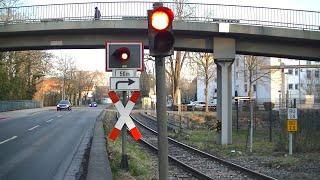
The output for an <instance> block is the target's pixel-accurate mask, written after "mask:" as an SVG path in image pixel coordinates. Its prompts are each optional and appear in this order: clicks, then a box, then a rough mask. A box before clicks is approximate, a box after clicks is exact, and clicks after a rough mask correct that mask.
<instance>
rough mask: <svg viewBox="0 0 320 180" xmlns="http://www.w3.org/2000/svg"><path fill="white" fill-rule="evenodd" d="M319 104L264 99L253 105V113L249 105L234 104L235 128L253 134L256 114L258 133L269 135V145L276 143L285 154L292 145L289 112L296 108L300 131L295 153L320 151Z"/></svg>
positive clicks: (298, 131) (297, 135) (297, 136)
mask: <svg viewBox="0 0 320 180" xmlns="http://www.w3.org/2000/svg"><path fill="white" fill-rule="evenodd" d="M316 102H317V101H316V100H313V101H308V100H306V99H301V100H300V99H296V98H291V99H285V100H283V101H281V100H280V101H279V100H278V101H273V100H271V99H260V100H259V102H257V101H254V102H252V103H253V111H252V112H251V111H250V102H249V101H243V102H238V103H235V104H234V109H233V126H234V127H235V129H236V130H237V131H241V130H247V131H248V134H249V129H250V122H251V118H250V117H251V116H250V115H251V113H252V114H253V119H252V121H253V128H254V131H260V132H265V134H266V137H265V139H266V140H267V141H269V142H275V143H276V147H277V149H279V150H284V149H286V148H287V143H288V139H287V136H288V125H287V120H288V113H287V112H288V108H294V107H296V108H297V112H298V113H297V115H298V116H297V123H298V129H297V131H296V132H293V134H294V142H295V143H294V149H295V150H296V151H314V150H319V149H320V142H319V141H318V136H319V135H320V133H319V130H320V118H319V117H320V108H319V103H316ZM237 104H238V105H237Z"/></svg>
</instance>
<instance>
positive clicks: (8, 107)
mask: <svg viewBox="0 0 320 180" xmlns="http://www.w3.org/2000/svg"><path fill="white" fill-rule="evenodd" d="M39 107H40V102H38V101H34V100H17V101H0V112H5V111H13V110H20V109H33V108H39Z"/></svg>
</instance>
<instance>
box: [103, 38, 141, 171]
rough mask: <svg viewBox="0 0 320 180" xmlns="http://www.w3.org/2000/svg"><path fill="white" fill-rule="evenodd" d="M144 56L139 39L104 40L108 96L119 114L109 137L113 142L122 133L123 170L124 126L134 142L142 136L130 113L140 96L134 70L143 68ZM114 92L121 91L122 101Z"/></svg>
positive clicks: (124, 159)
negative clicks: (110, 74) (108, 76)
mask: <svg viewBox="0 0 320 180" xmlns="http://www.w3.org/2000/svg"><path fill="white" fill-rule="evenodd" d="M143 55H144V54H143V44H142V42H132V41H129V42H110V41H106V71H112V77H110V88H109V89H110V90H111V91H109V93H108V95H109V97H110V98H111V100H112V102H113V104H114V105H115V107H116V109H117V111H118V113H119V119H118V121H117V123H116V124H115V127H114V128H113V129H112V131H111V132H110V134H109V138H110V139H111V140H113V141H114V140H116V139H117V137H118V136H119V134H120V132H121V137H122V138H121V139H122V148H121V149H122V155H121V168H123V169H125V170H128V168H129V165H128V156H127V154H126V133H127V129H126V128H123V126H125V125H126V126H127V128H128V129H129V132H130V134H131V135H132V137H133V138H134V139H135V140H136V141H137V140H139V139H140V138H141V137H142V136H141V133H140V132H139V130H138V128H137V127H136V126H135V124H134V123H133V121H132V119H131V117H130V116H129V115H130V112H131V110H132V109H133V106H134V105H135V103H136V102H137V100H138V98H139V96H140V92H139V90H140V83H139V82H140V81H139V77H137V71H142V70H143ZM116 91H121V92H122V102H121V101H120V99H119V97H118V96H117V94H116ZM128 91H133V93H132V95H131V97H130V100H129V101H128V102H127V94H128ZM124 105H125V106H124Z"/></svg>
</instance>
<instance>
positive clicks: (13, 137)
mask: <svg viewBox="0 0 320 180" xmlns="http://www.w3.org/2000/svg"><path fill="white" fill-rule="evenodd" d="M17 137H18V136H12V137H11V138H9V139H7V140H4V141H2V142H0V144H4V143H6V142H8V141H11V140H14V139H15V138H17Z"/></svg>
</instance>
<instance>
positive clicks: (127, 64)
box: [105, 41, 144, 71]
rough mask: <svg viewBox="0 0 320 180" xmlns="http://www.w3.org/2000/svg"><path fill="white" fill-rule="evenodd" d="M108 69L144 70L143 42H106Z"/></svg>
mask: <svg viewBox="0 0 320 180" xmlns="http://www.w3.org/2000/svg"><path fill="white" fill-rule="evenodd" d="M105 45H106V71H112V69H121V68H124V69H136V70H138V71H143V50H144V49H143V43H142V42H110V41H107V42H106V44H105Z"/></svg>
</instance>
